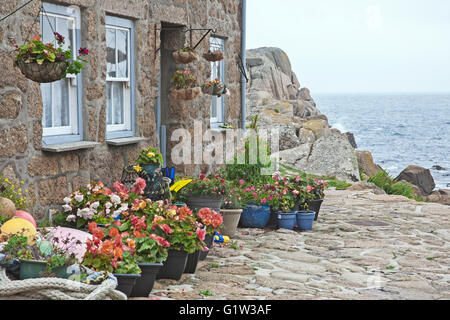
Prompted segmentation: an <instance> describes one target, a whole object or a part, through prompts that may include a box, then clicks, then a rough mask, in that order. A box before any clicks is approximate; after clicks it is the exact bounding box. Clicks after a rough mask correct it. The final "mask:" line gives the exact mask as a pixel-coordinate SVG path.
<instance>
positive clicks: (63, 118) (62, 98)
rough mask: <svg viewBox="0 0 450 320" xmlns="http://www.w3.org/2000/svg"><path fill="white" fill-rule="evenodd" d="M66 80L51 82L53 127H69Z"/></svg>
mask: <svg viewBox="0 0 450 320" xmlns="http://www.w3.org/2000/svg"><path fill="white" fill-rule="evenodd" d="M68 81H69V80H67V79H62V80H59V81H56V82H53V103H54V105H53V110H54V112H55V114H54V116H53V118H54V123H53V126H54V127H66V126H68V125H69V90H68Z"/></svg>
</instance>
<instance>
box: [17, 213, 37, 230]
mask: <svg viewBox="0 0 450 320" xmlns="http://www.w3.org/2000/svg"><path fill="white" fill-rule="evenodd" d="M14 217H17V218H21V219H25V220H27V221H29V222H31V224H32V225H33V226H34V227H35V228H37V225H36V221H35V220H34V218H33V216H32V215H31V214H29V213H28V212H26V211H23V210H17V211H16V213H15V214H14Z"/></svg>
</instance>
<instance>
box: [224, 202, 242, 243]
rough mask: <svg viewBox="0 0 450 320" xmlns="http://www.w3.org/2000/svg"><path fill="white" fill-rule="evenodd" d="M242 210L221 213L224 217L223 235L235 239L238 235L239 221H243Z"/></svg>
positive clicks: (226, 210)
mask: <svg viewBox="0 0 450 320" xmlns="http://www.w3.org/2000/svg"><path fill="white" fill-rule="evenodd" d="M242 211H244V210H242V209H230V210H228V209H221V210H220V213H221V214H222V216H223V229H222V234H223V235H225V236H228V237H230V238H231V237H234V235H235V234H236V230H237V226H238V224H239V220H240V219H241V215H242Z"/></svg>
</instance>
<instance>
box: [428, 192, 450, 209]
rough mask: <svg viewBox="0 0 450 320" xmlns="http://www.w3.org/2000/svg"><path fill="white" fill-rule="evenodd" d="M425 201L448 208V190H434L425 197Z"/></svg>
mask: <svg viewBox="0 0 450 320" xmlns="http://www.w3.org/2000/svg"><path fill="white" fill-rule="evenodd" d="M425 200H426V201H429V202H436V203H440V204H445V205H447V206H450V190H448V189H445V190H436V191H434V192H432V193H431V194H430V195H429V196H427V197H426V199H425Z"/></svg>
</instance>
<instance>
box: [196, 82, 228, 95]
mask: <svg viewBox="0 0 450 320" xmlns="http://www.w3.org/2000/svg"><path fill="white" fill-rule="evenodd" d="M225 90H226V88H225V87H224V86H223V85H221V84H220V83H218V84H210V85H208V84H204V85H203V86H202V92H203V93H204V94H209V95H211V96H217V97H221V96H222V95H223V94H224V93H225Z"/></svg>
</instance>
